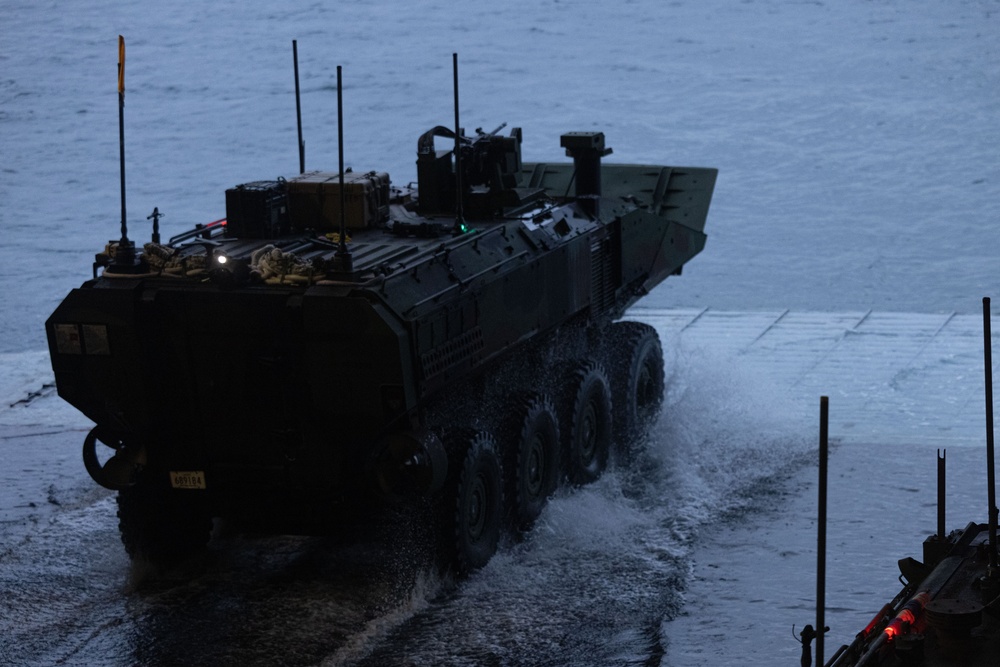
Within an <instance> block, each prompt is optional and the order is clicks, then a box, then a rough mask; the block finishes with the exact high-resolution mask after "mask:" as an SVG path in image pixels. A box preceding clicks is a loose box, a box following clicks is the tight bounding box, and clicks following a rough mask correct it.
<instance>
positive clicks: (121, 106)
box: [114, 35, 137, 272]
mask: <svg viewBox="0 0 1000 667" xmlns="http://www.w3.org/2000/svg"><path fill="white" fill-rule="evenodd" d="M118 158H119V173H120V174H121V188H122V238H121V240H120V241H119V242H118V249H117V250H116V251H115V261H114V268H115V270H116V271H126V272H129V271H134V270H135V269H136V265H137V262H136V258H135V246H134V245H133V244H132V242H131V241H129V240H128V225H127V224H126V222H125V219H126V216H125V38H124V37H122V36H121V35H118Z"/></svg>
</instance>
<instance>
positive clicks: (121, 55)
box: [118, 35, 125, 95]
mask: <svg viewBox="0 0 1000 667" xmlns="http://www.w3.org/2000/svg"><path fill="white" fill-rule="evenodd" d="M118 94H119V95H124V94H125V38H124V37H122V36H121V35H118Z"/></svg>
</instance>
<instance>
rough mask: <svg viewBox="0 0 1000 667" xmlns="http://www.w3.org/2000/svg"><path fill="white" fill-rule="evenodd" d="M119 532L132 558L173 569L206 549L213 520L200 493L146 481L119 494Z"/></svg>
mask: <svg viewBox="0 0 1000 667" xmlns="http://www.w3.org/2000/svg"><path fill="white" fill-rule="evenodd" d="M182 494H185V495H182ZM186 494H190V495H186ZM118 529H119V531H120V532H121V538H122V543H123V544H124V545H125V551H126V552H127V553H128V555H129V557H130V558H132V559H133V560H135V559H144V560H148V561H150V562H152V563H156V564H163V565H169V564H171V563H176V562H179V561H181V560H183V559H185V558H188V557H190V556H192V555H195V554H197V553H199V552H200V551H202V550H203V549H204V548H205V545H206V544H207V543H208V539H209V537H210V536H211V532H212V519H211V517H210V516H209V513H208V511H207V509H206V506H205V502H204V498H203V497H201V496H200V495H199V492H197V491H183V492H172V490H171V489H168V488H165V487H159V486H156V485H153V484H150V483H149V481H148V480H143V481H141V482H140V483H138V484H136V485H135V486H130V487H128V488H126V489H122V490H120V491H119V492H118Z"/></svg>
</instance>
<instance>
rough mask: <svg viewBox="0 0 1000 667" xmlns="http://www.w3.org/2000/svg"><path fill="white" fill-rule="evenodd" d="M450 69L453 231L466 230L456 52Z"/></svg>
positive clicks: (452, 56)
mask: <svg viewBox="0 0 1000 667" xmlns="http://www.w3.org/2000/svg"><path fill="white" fill-rule="evenodd" d="M451 70H452V79H453V84H452V85H453V87H454V89H455V230H454V231H455V233H457V234H461V233H464V232H465V231H467V228H466V226H465V219H464V217H463V215H462V199H463V197H462V150H461V142H462V129H461V128H462V126H461V125H459V122H458V54H457V53H452V54H451Z"/></svg>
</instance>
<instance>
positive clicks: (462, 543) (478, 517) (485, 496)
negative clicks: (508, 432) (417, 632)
mask: <svg viewBox="0 0 1000 667" xmlns="http://www.w3.org/2000/svg"><path fill="white" fill-rule="evenodd" d="M464 440H465V442H464V446H463V448H462V450H460V451H464V452H465V455H464V457H462V459H461V461H460V463H459V469H458V471H457V477H456V479H455V487H454V491H453V493H454V499H455V505H454V518H453V521H452V526H453V531H452V536H453V538H454V540H453V543H454V554H453V556H454V559H453V560H454V563H455V567H456V569H457V570H458V572H459V573H463V574H464V573H468V572H471V571H472V570H476V569H478V568H480V567H482V566H484V565H486V563H488V562H489V560H490V558H492V557H493V554H494V553H495V552H496V550H497V543H498V542H499V541H500V532H501V529H502V522H503V472H502V469H501V466H500V458H499V456H498V454H497V446H496V442H495V440H494V439H493V436H492V435H490V434H489V433H486V432H484V431H477V432H475V433H472V434H470V435H467V436H465V438H464Z"/></svg>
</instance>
